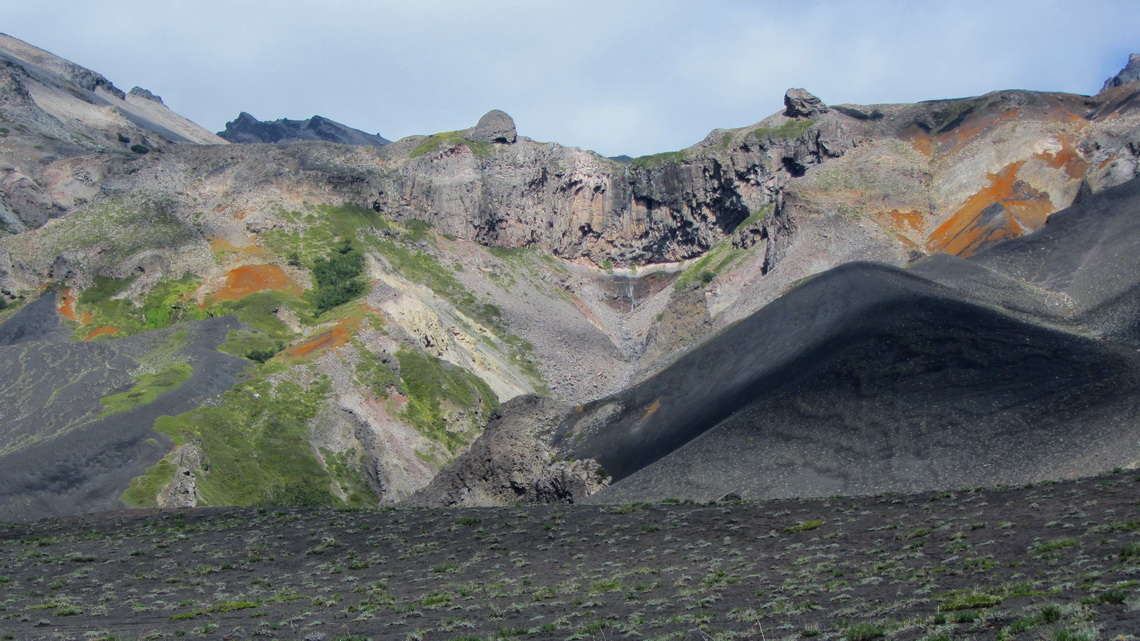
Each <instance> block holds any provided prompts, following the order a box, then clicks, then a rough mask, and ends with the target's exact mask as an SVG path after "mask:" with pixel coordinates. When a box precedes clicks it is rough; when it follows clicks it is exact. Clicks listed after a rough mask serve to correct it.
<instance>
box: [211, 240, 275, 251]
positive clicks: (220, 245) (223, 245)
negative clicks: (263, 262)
mask: <svg viewBox="0 0 1140 641" xmlns="http://www.w3.org/2000/svg"><path fill="white" fill-rule="evenodd" d="M210 249H211V250H213V252H214V255H215V256H225V255H227V254H240V255H243V256H265V255H266V254H268V253H269V252H267V251H265V248H264V247H260V246H258V245H255V244H253V243H250V244H248V245H242V246H241V247H238V246H237V245H235V244H233V243H231V242H230V241H228V240H226V239H225V238H221V237H218V236H215V237H213V238H210Z"/></svg>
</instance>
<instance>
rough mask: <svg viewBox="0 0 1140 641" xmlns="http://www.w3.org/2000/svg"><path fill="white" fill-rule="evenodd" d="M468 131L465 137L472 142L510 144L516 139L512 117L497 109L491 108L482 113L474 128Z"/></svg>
mask: <svg viewBox="0 0 1140 641" xmlns="http://www.w3.org/2000/svg"><path fill="white" fill-rule="evenodd" d="M469 131H470V133H468V134H467V139H468V140H471V141H473V142H497V143H505V144H512V143H514V142H515V140H517V139H518V134H517V133H516V131H515V121H514V119H513V118H511V117H510V116H508V115H507V114H506V112H503V111H499V110H498V109H492V110H491V111H488V112H487V113H486V114H484V115H483V117H482V118H480V119H479V123H478V124H476V125H475V128H474V129H470V130H469Z"/></svg>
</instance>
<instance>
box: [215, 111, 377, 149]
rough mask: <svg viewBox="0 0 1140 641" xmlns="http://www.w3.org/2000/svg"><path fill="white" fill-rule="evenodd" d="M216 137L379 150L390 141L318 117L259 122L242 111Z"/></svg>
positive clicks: (232, 140) (249, 141)
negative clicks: (352, 146)
mask: <svg viewBox="0 0 1140 641" xmlns="http://www.w3.org/2000/svg"><path fill="white" fill-rule="evenodd" d="M218 135H219V136H221V137H222V138H224V139H225V140H228V141H230V142H236V143H271V144H284V143H289V142H296V141H298V140H321V141H325V142H335V143H339V144H342V145H358V146H362V147H383V146H384V145H387V144H388V143H389V142H391V141H390V140H388V139H387V138H383V137H381V136H380V135H379V134H369V133H365V132H363V131H360V130H359V129H353V128H352V127H349V126H347V125H342V124H340V123H339V122H335V121H332V120H329V119H328V118H322V117H320V116H313V117H312V118H309V119H308V120H287V119H285V118H281V119H279V120H274V121H273V122H268V121H265V122H263V121H261V120H258V119H257V118H254V117H253V116H251V115H250V114H248V113H246V112H244V111H243V112H241V114H239V115H238V117H237V118H236V119H234V120H231V121H230V122H227V123H226V129H225V131H219V132H218Z"/></svg>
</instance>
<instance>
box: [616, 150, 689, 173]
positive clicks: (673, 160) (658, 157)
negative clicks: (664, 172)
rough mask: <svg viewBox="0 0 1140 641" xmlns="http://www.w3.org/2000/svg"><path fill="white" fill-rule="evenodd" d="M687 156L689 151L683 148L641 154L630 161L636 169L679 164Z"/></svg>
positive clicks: (631, 165)
mask: <svg viewBox="0 0 1140 641" xmlns="http://www.w3.org/2000/svg"><path fill="white" fill-rule="evenodd" d="M687 156H688V154H687V152H686V151H685V150H683V149H682V150H681V151H664V152H661V153H659V154H650V155H648V156H639V157H637V158H634V159H633V160H631V161H629V165H630V167H633V168H634V169H656V168H658V167H662V166H664V165H675V164H678V163H680V162H681V161H683V160H684V159H685V158H686V157H687Z"/></svg>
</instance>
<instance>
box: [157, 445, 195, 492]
mask: <svg viewBox="0 0 1140 641" xmlns="http://www.w3.org/2000/svg"><path fill="white" fill-rule="evenodd" d="M173 459H174V460H173V463H174V464H175V465H176V466H177V468H178V469H177V471H175V473H174V478H172V479H170V482H169V483H167V484H166V485H165V486H163V488H162V489H161V490H159V492H158V496H157V497H156V501H155V502H156V503H157V505H158V507H197V506H198V499H200V498H201V497H200V496H199V495H198V481H197V478H196V477H195V474H196V473H197V472H199V471H201V470H202V468H203V466H204V465H205V462H206V457H205V455H203V454H202V450H200V449H198V447H197V446H194V445H183V446H182V447H180V448H178V451H177V452H175V453H174V456H173Z"/></svg>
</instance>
